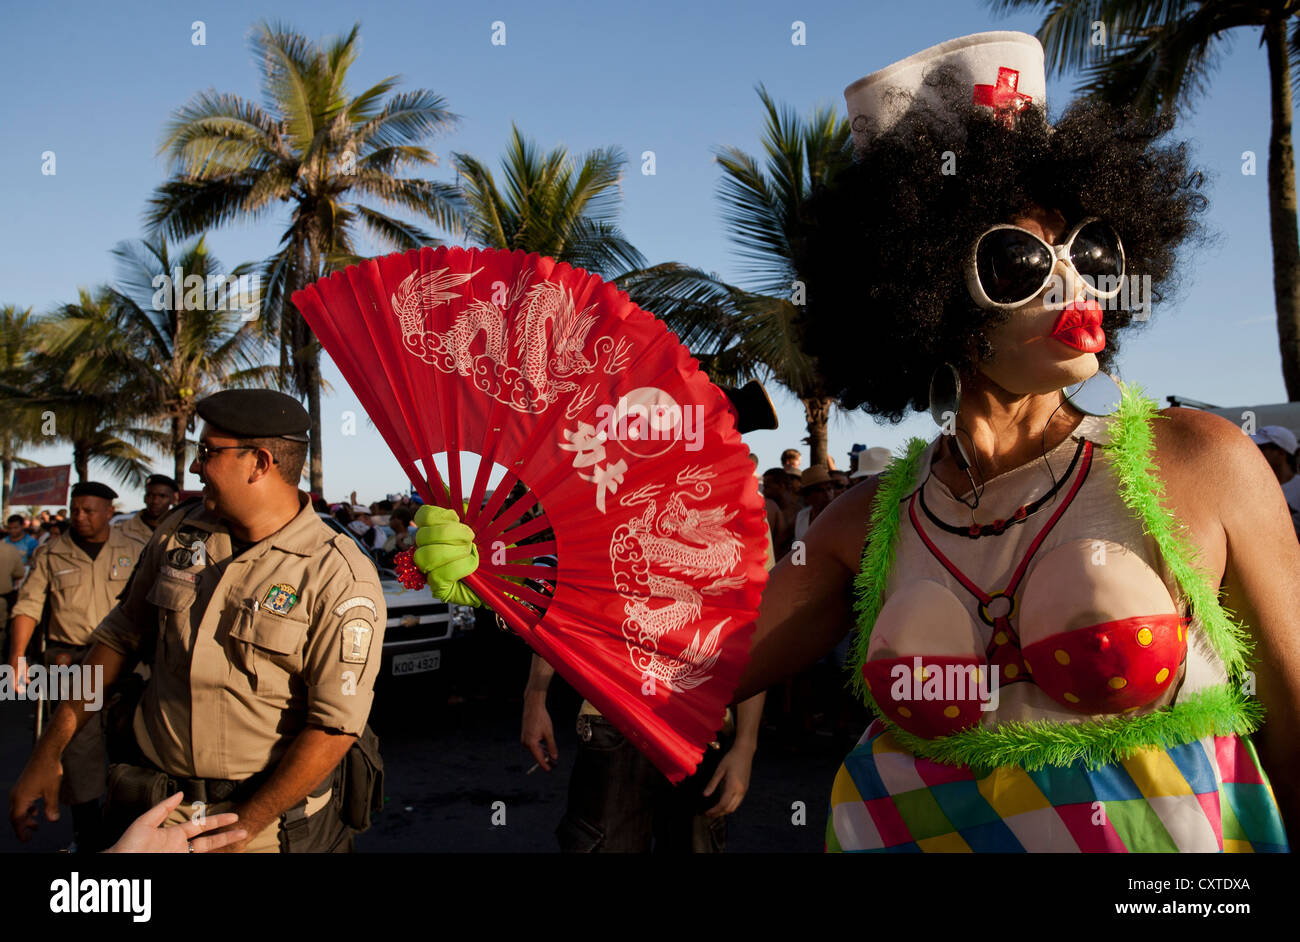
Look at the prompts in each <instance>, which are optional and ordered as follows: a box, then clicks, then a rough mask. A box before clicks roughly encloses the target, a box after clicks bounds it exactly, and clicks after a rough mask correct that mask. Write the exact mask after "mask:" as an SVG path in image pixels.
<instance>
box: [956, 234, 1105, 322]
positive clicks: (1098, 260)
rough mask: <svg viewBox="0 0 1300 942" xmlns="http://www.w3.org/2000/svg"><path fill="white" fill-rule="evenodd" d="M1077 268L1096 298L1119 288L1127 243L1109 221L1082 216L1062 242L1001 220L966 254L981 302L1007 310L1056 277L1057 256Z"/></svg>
mask: <svg viewBox="0 0 1300 942" xmlns="http://www.w3.org/2000/svg"><path fill="white" fill-rule="evenodd" d="M1058 260H1060V261H1063V262H1065V263H1066V264H1067V265H1069V266H1070V267H1071V268H1073V269H1074V271H1075V273H1076V275H1078V276H1080V278H1079V280H1080V282H1081V283H1082V284H1083V287H1084V291H1085V292H1086V293H1088V294H1090V295H1092V296H1093V297H1097V298H1113V297H1115V296H1116V295H1118V294H1119V293H1120V289H1121V286H1122V282H1123V278H1124V246H1123V244H1122V243H1121V242H1120V239H1119V233H1117V232H1116V231H1115V228H1114V227H1113V226H1111V225H1110V223H1108V222H1105V221H1104V220H1101V219H1097V218H1095V217H1089V218H1087V219H1084V220H1083V221H1082V222H1080V223H1079V224H1078V225H1076V226H1075V227H1074V228H1073V229H1071V230H1070V231H1069V232H1068V233H1067V234H1066V237H1065V240H1064V241H1063V242H1061V243H1060V244H1059V245H1050V244H1048V243H1047V242H1045V241H1044V240H1043V239H1041V238H1039V237H1038V236H1036V235H1034V233H1032V232H1030V231H1029V230H1028V229H1022V228H1020V227H1019V226H1013V225H1011V224H1010V223H1003V224H1000V225H996V226H993V227H991V228H989V229H988V230H986V231H985V232H983V233H982V234H981V235H980V237H979V238H978V239H976V240H975V244H974V245H973V246H972V247H971V252H970V255H969V256H968V257H967V260H966V287H967V288H968V289H969V290H970V295H971V297H972V298H973V299H974V300H975V303H976V304H978V305H979V306H980V307H982V308H1000V309H1003V310H1009V309H1013V308H1017V307H1021V306H1022V305H1025V304H1028V303H1029V302H1030V301H1032V300H1033V299H1034V298H1036V297H1038V294H1039V292H1041V291H1042V290H1043V289H1044V288H1046V287H1047V285H1048V284H1049V283H1050V281H1051V280H1052V273H1053V272H1054V271H1055V269H1056V263H1057V261H1058Z"/></svg>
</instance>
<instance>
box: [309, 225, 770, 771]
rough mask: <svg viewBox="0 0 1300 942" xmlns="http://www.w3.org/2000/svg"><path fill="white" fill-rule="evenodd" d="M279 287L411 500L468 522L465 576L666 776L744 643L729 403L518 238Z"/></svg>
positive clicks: (749, 500)
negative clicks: (294, 288) (287, 291)
mask: <svg viewBox="0 0 1300 942" xmlns="http://www.w3.org/2000/svg"><path fill="white" fill-rule="evenodd" d="M293 302H294V304H295V305H296V306H297V308H298V310H300V311H301V312H302V314H303V316H304V317H305V318H306V319H307V323H308V324H309V325H310V326H311V328H312V329H313V330H314V331H315V333H316V336H317V337H318V338H319V339H320V342H321V344H322V345H323V346H324V347H325V349H326V350H327V351H328V352H329V354H330V356H332V357H333V358H334V361H335V363H337V364H338V367H339V369H340V370H341V371H342V373H343V376H344V378H345V379H346V380H347V382H348V384H349V385H350V386H351V387H352V390H353V391H354V392H355V393H356V395H357V398H358V399H360V400H361V404H362V406H363V407H364V408H365V409H366V412H367V413H368V415H369V416H370V418H371V420H372V421H373V422H374V423H375V425H376V427H377V428H378V429H379V432H380V434H381V435H383V437H384V440H385V441H386V442H387V443H388V445H389V447H390V448H392V450H393V453H394V454H395V455H396V456H397V459H398V461H400V462H401V464H402V467H403V468H404V469H405V470H406V473H407V475H408V476H409V477H410V479H411V482H412V484H413V485H414V486H415V487H416V489H417V491H418V492H419V493H420V495H421V497H422V498H423V499H424V500H425V501H426V502H430V503H435V504H438V505H440V506H443V507H448V506H449V507H453V508H455V509H456V510H457V512H458V513H460V514H461V516H462V518H463V519H464V521H465V523H466V524H467V525H468V526H470V527H471V528H472V529H473V530H474V532H475V542H476V543H477V545H478V549H479V559H480V563H479V568H478V571H477V572H475V573H473V574H472V575H470V576H469V577H468V578H467V579H466V580H465V581H466V583H467V584H468V585H469V586H470V588H472V589H473V590H474V591H475V592H476V593H477V594H478V595H479V597H480V598H482V599H483V600H484V601H485V602H486V603H487V604H488V605H490V606H491V607H492V608H493V609H494V610H495V611H496V612H497V613H498V614H499V615H501V616H502V617H503V618H504V620H505V621H506V623H507V624H508V625H509V626H510V627H511V628H512V629H513V630H514V631H516V632H518V633H519V634H520V635H521V636H522V637H523V638H524V639H525V640H526V641H527V642H528V643H529V644H530V645H531V646H532V648H533V650H535V651H536V652H537V653H538V654H540V655H541V656H542V657H543V658H545V659H546V660H547V661H548V662H549V663H550V664H551V665H552V666H553V667H555V669H556V670H557V671H559V672H560V674H561V675H562V676H563V677H564V678H565V679H566V680H568V681H569V683H571V684H572V685H573V686H574V688H576V689H577V690H578V691H579V692H580V693H581V694H583V696H585V697H587V698H588V699H589V700H590V701H591V702H592V703H593V704H594V705H595V706H596V708H597V709H599V710H600V711H601V712H602V713H603V714H604V715H605V716H607V717H608V718H609V719H610V720H611V721H612V722H613V723H615V724H616V725H617V726H618V727H619V728H620V729H621V730H622V731H623V732H624V733H625V734H626V735H627V736H628V737H629V738H630V739H631V740H632V742H633V743H634V744H635V745H636V746H637V747H638V748H639V749H641V750H642V752H643V753H644V754H645V755H646V756H647V757H649V758H650V760H651V761H653V762H654V763H655V765H656V766H658V768H659V769H661V770H662V771H663V772H664V773H665V774H666V775H667V776H668V777H669V778H670V779H671V780H673V781H675V782H676V781H680V780H681V779H682V778H684V777H685V776H686V775H688V774H690V773H691V772H692V771H693V770H694V769H695V767H696V765H697V764H698V763H699V760H700V757H701V755H702V754H703V750H704V747H705V745H706V744H707V743H708V742H709V740H711V739H712V738H713V736H714V734H715V733H716V731H717V730H718V728H719V727H720V726H721V723H722V717H723V711H724V709H725V706H726V704H727V703H728V702H729V701H730V699H731V695H732V692H733V691H734V689H735V686H736V683H737V682H738V681H739V678H740V674H741V672H742V670H743V668H744V665H745V663H746V660H747V658H748V649H749V636H750V634H751V632H752V629H753V622H754V618H755V616H756V614H757V610H758V602H759V597H760V595H761V593H762V588H763V585H764V583H765V582H766V579H767V573H766V570H765V568H764V561H765V556H766V539H765V520H764V511H763V501H762V499H761V498H760V497H759V495H758V490H757V486H756V482H755V478H754V475H753V464H752V463H751V462H750V461H749V458H748V449H747V448H746V446H745V445H744V444H742V443H741V440H740V436H739V434H737V432H736V430H735V421H734V417H733V413H732V409H731V407H730V405H729V404H728V402H727V400H726V397H725V396H724V395H723V394H722V392H721V391H719V390H718V388H717V387H715V386H713V385H712V384H711V383H710V382H709V381H708V379H707V377H706V376H705V375H704V374H703V373H701V372H700V371H699V369H698V364H697V363H696V362H695V361H694V360H693V359H691V357H690V354H689V353H688V352H687V350H686V349H685V348H684V347H683V346H682V345H681V344H680V343H679V342H678V340H677V338H676V337H675V336H674V335H673V334H671V333H670V332H669V331H668V329H667V328H666V327H665V326H664V325H663V324H662V323H661V322H660V321H658V320H656V319H655V318H654V317H653V316H651V315H650V314H648V313H646V312H645V311H643V310H641V309H640V308H638V307H637V306H636V305H634V304H633V303H632V302H631V301H630V300H629V299H628V297H627V295H626V294H624V293H622V292H620V291H619V290H618V289H617V288H615V287H614V286H613V285H611V284H608V283H606V282H604V281H602V280H601V279H600V278H598V277H596V276H595V275H590V274H588V273H587V272H584V271H582V270H580V269H575V268H571V267H570V266H569V265H567V264H562V263H557V262H555V261H554V260H553V259H550V258H545V257H541V256H538V255H525V254H524V253H523V252H513V253H509V252H502V251H493V250H467V249H447V248H443V249H427V248H426V249H419V250H416V251H411V252H407V253H404V254H397V255H390V256H387V257H385V258H379V259H372V260H370V261H366V262H363V263H362V264H360V265H356V266H353V267H351V268H348V269H347V270H346V271H342V272H339V273H337V274H334V275H331V276H330V277H328V278H323V279H321V280H320V281H318V282H317V283H316V284H314V285H311V286H310V287H308V288H306V289H304V290H302V291H299V292H296V293H295V294H294V296H293ZM465 453H469V454H472V455H474V456H476V459H477V462H478V466H477V471H476V472H474V473H473V480H472V481H471V480H468V478H469V473H468V472H462V470H461V467H462V463H461V456H462V455H463V454H465ZM444 460H445V468H446V474H445V477H444V474H443V473H442V471H440V469H439V464H440V463H442V462H443V461H444ZM494 465H496V466H498V467H500V468H504V478H503V479H502V480H501V481H500V482H499V483H497V485H496V487H495V490H493V491H492V493H491V495H490V496H489V497H487V499H486V500H485V495H486V493H487V487H488V484H489V479H490V477H491V474H492V469H493V466H494ZM498 473H500V472H498ZM467 485H468V486H467ZM508 497H509V498H510V499H507V498H508ZM550 533H553V534H554V537H553V539H552V538H550ZM539 535H540V536H539ZM530 538H531V540H533V541H534V542H521V541H525V540H529V539H530ZM538 540H540V541H538ZM543 556H553V557H554V559H556V560H558V563H557V564H556V565H554V566H547V565H542V564H540V563H539V562H538V559H539V557H543ZM528 580H532V585H530V584H529V582H528ZM539 583H541V584H547V586H546V588H547V589H553V592H548V591H546V590H543V591H538V590H537V589H536V588H534V586H536V585H537V584H539Z"/></svg>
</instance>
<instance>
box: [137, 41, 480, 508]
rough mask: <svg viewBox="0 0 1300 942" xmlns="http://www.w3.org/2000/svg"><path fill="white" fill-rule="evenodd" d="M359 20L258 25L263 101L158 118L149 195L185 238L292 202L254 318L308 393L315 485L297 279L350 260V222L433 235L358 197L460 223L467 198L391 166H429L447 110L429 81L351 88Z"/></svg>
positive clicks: (313, 363) (379, 236)
mask: <svg viewBox="0 0 1300 942" xmlns="http://www.w3.org/2000/svg"><path fill="white" fill-rule="evenodd" d="M359 30H360V25H359V24H358V25H355V26H353V27H352V30H351V31H350V32H349V33H348V34H347V35H346V36H345V37H342V38H334V39H331V40H329V41H328V42H327V43H326V44H324V45H323V46H322V45H318V44H316V43H313V42H312V41H311V40H309V39H307V38H306V37H304V36H302V35H300V34H298V33H295V32H292V31H291V30H289V29H288V28H286V27H283V26H279V25H277V26H271V25H268V24H265V23H263V24H261V25H259V26H258V27H257V29H256V30H255V31H254V35H253V40H252V46H253V52H254V54H255V55H256V57H257V60H258V62H259V63H260V64H261V66H262V93H263V99H264V103H265V104H264V106H262V105H258V104H256V103H254V102H250V101H246V100H244V99H242V98H240V97H239V96H237V95H229V94H221V93H218V92H217V91H216V90H215V89H213V90H209V91H206V92H201V93H199V94H198V95H196V96H194V98H192V99H191V100H190V102H189V103H188V104H187V105H185V106H184V107H182V108H180V109H179V110H178V111H177V112H176V113H175V114H174V115H173V117H172V119H171V120H170V121H169V122H168V124H167V127H166V132H165V135H164V138H163V142H162V145H161V147H160V153H162V152H166V153H167V154H168V156H169V158H170V160H171V164H172V169H173V176H172V178H171V179H170V180H168V181H167V182H166V183H164V184H163V185H162V186H160V187H159V188H158V189H157V191H156V192H155V193H154V196H153V198H152V199H151V209H150V210H149V212H148V215H147V219H148V222H149V224H150V226H151V227H152V228H153V230H154V231H155V232H156V233H159V234H162V235H166V236H168V237H170V238H175V239H179V238H188V237H190V236H194V235H197V234H199V233H201V232H204V231H206V230H208V229H212V228H216V227H218V226H221V225H224V224H226V223H231V222H236V221H245V220H254V219H259V218H261V217H262V216H264V215H265V214H266V213H267V212H268V211H269V210H271V209H273V208H277V207H278V206H279V205H280V204H281V203H284V204H287V205H288V207H289V209H290V219H289V226H288V228H287V229H286V231H285V233H284V236H283V238H282V239H281V245H282V249H281V251H280V252H279V253H278V254H277V255H276V256H274V257H273V258H271V259H270V260H268V263H267V264H266V266H265V269H264V273H263V277H264V303H263V314H264V315H265V324H264V329H265V330H268V331H272V330H274V331H277V332H278V335H279V344H280V370H281V375H282V376H284V377H285V378H286V379H288V380H291V382H292V386H293V388H294V389H295V390H296V391H297V393H298V394H299V395H304V396H306V397H307V403H308V413H309V414H310V416H311V463H310V469H311V488H312V490H313V491H315V492H316V493H318V494H319V493H321V492H322V490H323V479H322V473H321V415H320V392H321V376H320V344H319V343H318V342H317V340H316V338H315V337H314V336H313V335H312V333H311V330H310V329H309V328H308V327H307V324H306V322H305V321H304V320H303V319H302V317H301V316H300V315H299V313H298V312H297V310H295V309H294V307H293V305H292V304H291V303H290V301H289V298H290V296H291V295H292V294H293V292H294V291H295V290H297V289H298V288H300V287H303V286H305V285H307V284H310V283H311V282H313V281H315V280H316V279H317V278H319V277H320V276H321V275H323V274H327V273H329V272H330V271H334V270H337V269H338V268H341V267H343V266H344V265H347V264H349V263H351V262H353V261H356V260H358V256H357V254H356V253H357V246H356V242H355V239H356V230H357V228H358V227H360V228H362V229H363V230H364V231H365V232H366V233H367V234H368V235H369V236H371V237H372V238H374V239H375V240H377V241H378V242H379V243H381V244H382V245H385V246H387V247H389V248H391V249H397V250H401V249H410V248H416V247H419V246H421V245H437V244H439V242H438V240H437V239H435V238H433V237H432V236H430V235H429V234H427V233H426V232H424V231H423V230H422V229H420V228H419V227H418V226H416V225H413V224H412V223H410V222H407V221H404V220H402V219H399V218H396V217H394V216H391V215H388V214H386V213H383V212H380V211H379V210H377V209H375V208H373V207H372V206H368V205H364V204H363V203H361V202H359V200H366V199H368V200H377V201H379V202H380V203H382V204H384V205H385V206H388V207H394V208H398V209H404V210H407V211H409V212H411V213H415V214H417V215H419V216H423V217H427V218H428V219H430V220H432V221H433V222H434V223H435V224H436V225H438V226H441V227H442V228H443V229H445V230H447V231H450V232H458V231H460V228H461V226H462V221H463V217H462V214H463V204H462V202H461V200H460V197H459V194H458V192H457V190H456V188H455V187H454V186H453V185H451V184H446V183H436V182H434V181H431V180H425V179H420V178H415V177H406V176H401V175H399V174H401V173H403V172H405V171H406V170H408V169H411V168H414V169H417V170H418V169H422V168H429V167H435V166H437V157H436V155H434V154H433V153H432V152H430V151H428V150H426V149H425V148H424V147H422V146H420V142H421V141H423V140H425V139H426V138H428V137H430V136H432V135H434V134H436V133H440V132H443V131H445V130H448V129H449V128H451V127H452V126H453V125H454V124H455V123H456V122H457V121H458V118H457V116H456V115H453V114H452V113H451V112H450V111H448V110H447V108H446V103H445V102H444V100H443V99H442V97H441V96H439V95H436V94H434V93H433V92H432V91H429V90H427V89H417V90H415V91H410V92H401V93H395V94H392V95H391V96H390V94H389V93H390V92H393V90H394V88H395V87H396V86H397V84H398V82H399V81H400V78H399V77H398V76H389V77H387V78H385V79H383V80H382V81H380V82H378V83H376V84H375V85H372V86H371V87H370V88H367V89H366V90H364V91H362V92H361V93H360V94H358V95H356V96H355V97H350V96H349V94H348V92H347V89H346V79H347V75H348V69H349V68H350V67H351V66H352V64H353V63H354V62H355V61H356V57H357V42H358V32H359Z"/></svg>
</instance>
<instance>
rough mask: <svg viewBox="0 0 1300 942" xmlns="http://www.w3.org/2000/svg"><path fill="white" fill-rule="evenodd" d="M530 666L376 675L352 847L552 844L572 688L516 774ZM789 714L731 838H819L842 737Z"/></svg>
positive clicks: (3, 718)
mask: <svg viewBox="0 0 1300 942" xmlns="http://www.w3.org/2000/svg"><path fill="white" fill-rule="evenodd" d="M458 659H459V660H460V661H461V663H460V664H457V660H458ZM467 664H468V666H466V665H467ZM488 665H495V666H494V667H491V668H489V667H488ZM526 674H527V651H526V649H523V647H522V643H521V642H517V641H515V639H513V638H506V639H505V640H504V641H502V640H501V639H497V638H491V637H488V636H484V639H483V643H482V644H480V645H478V646H477V647H476V648H473V649H470V650H467V651H465V652H463V653H462V655H461V656H460V657H459V658H451V657H449V658H446V659H445V660H444V670H440V671H438V672H433V673H429V674H424V675H418V676H415V677H408V678H402V679H401V680H400V681H398V682H397V683H396V684H389V683H388V681H387V679H386V680H385V681H384V682H383V683H382V684H381V686H380V687H379V688H378V690H377V693H376V707H375V711H374V712H373V714H372V717H371V725H372V726H373V727H374V729H375V730H376V732H377V733H378V735H379V739H380V751H381V753H382V754H383V757H384V763H385V789H384V791H385V796H386V803H385V807H384V811H383V813H382V814H380V815H378V816H377V817H376V819H375V822H374V824H373V826H372V827H371V829H370V830H369V831H368V832H366V833H365V834H362V835H360V836H359V837H358V838H357V845H356V846H357V850H358V852H362V853H386V852H409V851H442V852H470V853H474V852H510V853H518V852H540V853H550V852H554V851H556V849H557V846H556V843H555V837H554V830H555V826H556V824H558V823H559V820H560V818H561V816H562V815H563V813H564V805H565V791H566V786H567V783H568V775H569V771H570V770H571V769H572V763H573V758H574V755H575V754H576V749H577V742H578V740H577V735H576V733H575V731H574V718H575V717H576V714H577V707H578V703H579V698H578V697H577V695H576V694H574V693H573V691H572V690H570V689H569V688H568V686H567V685H566V684H564V683H563V682H562V681H560V680H559V679H558V678H557V679H556V683H555V685H554V687H553V688H552V690H551V696H550V712H551V717H552V721H553V722H554V725H555V729H556V737H557V746H558V749H559V752H560V762H559V767H558V768H557V769H556V770H555V771H553V772H551V773H549V774H548V773H546V772H543V771H541V770H540V769H539V770H537V771H534V772H533V773H532V774H526V773H527V770H528V769H529V767H530V766H532V765H533V759H532V757H531V756H530V755H529V754H528V753H527V752H526V751H525V750H524V748H523V747H522V746H521V745H520V743H519V724H520V711H521V709H522V699H521V697H520V696H519V691H521V690H522V688H523V684H524V680H525V678H526ZM779 696H780V695H779V694H774V695H773V699H774V700H775V699H777V698H778V697H779ZM774 705H775V706H779V703H777V704H774ZM33 718H34V710H33V706H32V704H30V703H26V702H0V792H3V793H4V794H5V795H6V796H7V794H8V791H9V788H10V786H11V785H12V784H13V782H14V779H16V778H17V776H18V774H19V772H20V771H21V770H22V767H23V764H24V763H25V761H26V759H27V756H28V754H29V752H30V749H31V734H32V722H33ZM795 725H796V727H797V731H796V732H793V733H792V732H790V731H789V730H788V729H787V730H786V731H785V732H784V733H778V730H777V729H776V727H775V726H765V727H764V729H763V732H762V735H761V737H760V743H759V751H758V753H757V755H756V757H755V761H754V769H753V777H752V781H751V785H750V792H749V795H748V796H747V797H746V799H745V802H744V804H743V805H742V806H741V808H740V809H739V811H737V812H736V813H735V814H734V815H732V816H731V818H730V819H729V825H728V851H729V852H778V853H816V852H820V851H821V850H822V845H823V840H824V828H825V824H826V811H827V806H828V801H829V797H830V785H831V780H832V779H833V777H834V774H835V770H836V768H837V767H838V765H839V763H840V761H841V759H842V758H843V755H844V746H843V743H837V742H834V741H833V739H832V737H831V736H829V735H828V734H827V732H826V731H822V732H821V733H820V734H819V733H817V732H816V731H809V730H804V729H803V728H802V726H803V724H795ZM495 802H504V811H505V823H504V824H494V823H493V807H494V803H495ZM796 802H802V803H803V809H804V814H803V815H802V817H803V819H804V823H802V824H800V823H795V821H796V820H797V819H798V818H799V817H800V816H799V815H798V814H797V809H798V806H797V805H796ZM4 806H5V808H6V809H7V806H8V802H7V801H5V802H4ZM498 807H499V806H498ZM497 819H498V820H500V815H497ZM71 840H72V826H71V821H70V815H69V814H68V813H67V811H66V809H65V811H64V814H63V817H62V820H60V821H59V822H56V823H52V824H51V823H46V824H43V825H42V827H41V828H40V830H39V832H38V833H37V835H36V836H35V837H34V838H33V839H32V840H31V841H30V842H29V843H28V844H25V845H24V844H19V842H18V840H17V838H16V837H15V836H14V834H13V832H12V830H11V829H10V828H9V826H8V824H7V822H5V823H3V824H0V852H4V853H18V852H50V851H55V850H58V849H60V848H62V847H66V846H67V845H68V844H69V843H70V842H71Z"/></svg>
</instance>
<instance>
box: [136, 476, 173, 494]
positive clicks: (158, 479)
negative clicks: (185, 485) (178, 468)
mask: <svg viewBox="0 0 1300 942" xmlns="http://www.w3.org/2000/svg"><path fill="white" fill-rule="evenodd" d="M154 484H163V485H165V486H167V487H170V488H171V489H172V490H173V491H179V490H180V488H179V487H177V486H176V482H175V481H173V480H172V479H171V478H169V477H168V476H167V475H165V474H151V475H149V476H148V477H147V478H145V479H144V486H145V487H151V486H152V485H154Z"/></svg>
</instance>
